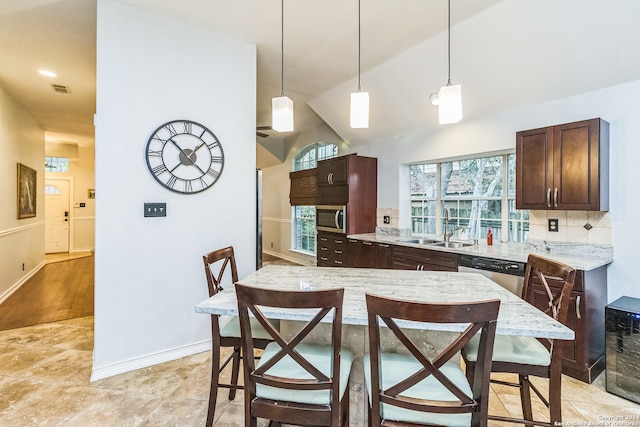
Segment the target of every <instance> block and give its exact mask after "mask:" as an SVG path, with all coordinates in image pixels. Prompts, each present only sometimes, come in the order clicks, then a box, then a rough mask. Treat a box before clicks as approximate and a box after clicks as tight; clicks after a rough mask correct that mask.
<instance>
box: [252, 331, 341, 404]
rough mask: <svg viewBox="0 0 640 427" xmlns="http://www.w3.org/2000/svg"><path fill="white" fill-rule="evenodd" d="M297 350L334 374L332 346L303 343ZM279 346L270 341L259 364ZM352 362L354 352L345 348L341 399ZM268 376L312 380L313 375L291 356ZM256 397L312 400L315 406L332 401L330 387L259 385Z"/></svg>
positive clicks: (283, 359)
mask: <svg viewBox="0 0 640 427" xmlns="http://www.w3.org/2000/svg"><path fill="white" fill-rule="evenodd" d="M295 348H296V350H297V351H298V352H299V353H300V354H301V355H302V356H303V357H304V358H305V359H307V360H308V361H309V362H310V363H311V364H312V365H313V366H315V367H316V368H317V369H318V370H319V371H320V372H322V373H323V374H325V375H327V376H329V375H330V374H331V360H332V351H331V347H330V346H323V345H312V344H304V343H300V344H298V345H297V346H296V347H295ZM279 351H280V346H279V345H278V344H277V343H275V342H272V343H269V344H268V345H267V347H266V348H265V350H264V353H262V356H261V357H260V362H259V363H258V366H260V365H262V364H263V363H265V362H266V361H267V360H269V359H271V358H272V357H273V356H274V355H275V354H276V353H277V352H279ZM352 363H353V353H352V352H351V350H349V349H346V348H344V347H343V348H342V350H341V352H340V398H342V396H343V395H344V392H345V390H346V388H347V385H348V382H349V373H350V372H351V364H352ZM266 373H267V374H269V375H273V376H276V377H285V378H299V379H313V378H314V377H313V376H312V375H311V374H310V373H309V372H307V371H306V370H305V369H304V368H302V367H301V366H300V365H299V364H298V363H297V362H296V361H294V360H293V359H292V358H291V357H290V356H285V357H283V358H282V359H281V360H280V361H278V362H277V363H276V364H275V365H274V366H272V367H271V368H270V369H269V370H268V371H267V372H266ZM256 396H257V397H261V398H265V399H273V400H280V401H286V402H296V403H309V404H314V405H328V404H329V403H331V402H330V397H329V396H330V393H329V390H303V391H300V390H295V391H294V390H288V389H281V388H276V387H269V386H265V385H262V384H257V385H256Z"/></svg>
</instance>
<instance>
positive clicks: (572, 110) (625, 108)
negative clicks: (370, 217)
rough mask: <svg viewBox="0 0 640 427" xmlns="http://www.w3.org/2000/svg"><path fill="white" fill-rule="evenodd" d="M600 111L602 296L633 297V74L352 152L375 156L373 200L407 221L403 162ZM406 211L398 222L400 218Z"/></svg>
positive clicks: (638, 155)
mask: <svg viewBox="0 0 640 427" xmlns="http://www.w3.org/2000/svg"><path fill="white" fill-rule="evenodd" d="M594 117H602V118H603V119H604V120H606V121H608V122H609V123H610V125H611V127H610V209H609V215H608V217H609V218H610V221H611V233H612V235H611V241H612V245H613V248H614V262H613V263H612V264H611V265H610V266H609V268H608V290H609V301H612V300H614V299H616V298H618V297H619V296H621V295H628V296H633V297H640V286H639V285H638V280H637V277H636V274H635V266H634V263H636V262H637V260H638V259H639V258H640V245H639V244H638V239H639V236H640V232H639V226H638V221H637V218H638V212H640V198H638V197H636V193H637V189H636V187H637V183H638V182H640V168H638V159H640V144H639V143H638V135H640V81H634V82H631V83H627V84H623V85H618V86H613V87H610V88H606V89H602V90H598V91H595V92H590V93H585V94H582V95H578V96H573V97H569V98H565V99H559V100H556V101H551V102H545V103H541V104H536V105H531V106H528V107H524V108H520V109H516V110H512V111H507V112H503V113H497V114H492V115H490V116H486V117H482V118H479V119H477V120H472V121H465V120H463V121H462V122H460V123H458V124H456V125H446V126H441V127H439V128H437V129H435V130H433V131H431V132H424V133H421V134H412V135H405V136H403V137H401V138H398V139H395V140H393V141H385V142H381V143H378V144H375V145H371V146H367V147H358V152H359V154H362V155H367V156H373V157H377V158H378V164H379V166H378V208H379V209H380V208H391V209H399V211H400V223H401V224H400V226H401V227H402V226H403V225H404V226H406V227H408V218H409V216H408V210H407V209H408V206H409V200H408V185H405V184H402V185H401V183H402V182H406V181H404V180H405V178H406V166H404V165H406V164H408V163H412V162H420V161H431V160H438V159H443V158H450V157H458V156H465V155H470V154H474V153H485V152H491V151H501V150H513V149H515V133H516V132H517V131H519V130H525V129H533V128H537V127H543V126H547V125H554V124H560V123H567V122H572V121H577V120H583V119H590V118H594ZM403 219H406V222H405V223H404V224H403V223H402V220H403Z"/></svg>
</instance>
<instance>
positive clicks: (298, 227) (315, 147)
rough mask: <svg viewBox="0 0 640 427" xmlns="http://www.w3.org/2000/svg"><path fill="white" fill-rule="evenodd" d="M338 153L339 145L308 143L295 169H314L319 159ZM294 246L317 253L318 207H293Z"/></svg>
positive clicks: (298, 157) (299, 154)
mask: <svg viewBox="0 0 640 427" xmlns="http://www.w3.org/2000/svg"><path fill="white" fill-rule="evenodd" d="M337 155H338V146H337V145H335V144H327V143H325V142H317V143H314V144H310V145H307V146H306V147H304V148H303V149H302V150H301V151H300V153H298V155H297V156H296V157H295V158H294V159H293V170H294V171H299V170H303V169H312V168H315V167H316V166H317V165H318V161H319V160H323V159H329V158H331V157H336V156H337ZM292 218H293V220H292V223H293V226H292V233H291V235H292V243H291V245H292V247H293V249H294V250H298V251H302V252H306V253H308V254H315V253H316V207H315V206H294V207H293V208H292Z"/></svg>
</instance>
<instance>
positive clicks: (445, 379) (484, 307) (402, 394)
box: [364, 294, 500, 427]
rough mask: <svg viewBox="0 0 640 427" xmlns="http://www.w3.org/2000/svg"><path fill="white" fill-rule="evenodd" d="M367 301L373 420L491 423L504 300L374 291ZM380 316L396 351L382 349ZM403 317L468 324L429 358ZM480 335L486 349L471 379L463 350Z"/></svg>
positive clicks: (401, 424) (399, 426) (400, 424)
mask: <svg viewBox="0 0 640 427" xmlns="http://www.w3.org/2000/svg"><path fill="white" fill-rule="evenodd" d="M366 301H367V317H368V325H369V354H367V355H365V357H364V372H365V382H366V385H367V391H368V393H369V396H370V404H371V406H370V408H369V409H370V411H369V425H370V426H374V427H378V426H388V427H392V426H393V427H405V426H406V427H409V426H426V425H428V426H432V425H438V426H474V427H476V426H483V427H484V426H486V425H487V412H488V395H489V373H490V369H491V351H492V348H493V339H494V336H495V331H496V319H497V318H498V310H499V308H500V301H499V300H488V301H478V302H468V303H453V304H426V303H419V302H415V301H406V300H397V299H391V298H386V297H381V296H375V295H371V294H367V295H366ZM380 320H382V322H383V323H384V326H386V327H388V328H389V330H391V332H393V335H395V337H396V338H397V342H398V344H397V346H396V348H395V349H394V352H393V353H391V352H383V351H382V349H381V338H380V335H381V334H380V329H381V328H382V327H383V325H381V323H380ZM399 320H402V321H412V322H428V323H449V324H454V323H464V324H467V326H466V328H465V329H464V331H463V332H462V333H461V334H459V335H457V336H455V337H454V338H452V341H451V342H450V344H449V345H448V346H447V347H446V348H445V349H444V350H442V351H441V352H440V353H439V354H437V355H436V356H435V357H432V358H429V357H427V356H426V355H425V354H424V353H423V352H422V350H420V349H419V345H416V344H415V343H414V341H412V340H411V338H409V337H408V336H407V334H406V333H405V331H404V330H403V329H401V328H400V327H399V325H398V321H399ZM478 332H479V334H477V333H478ZM476 335H477V336H479V338H480V352H479V353H478V354H479V357H478V363H477V367H476V371H475V373H474V375H475V378H474V381H473V382H472V383H470V382H469V381H467V378H466V376H465V373H464V371H463V370H462V368H461V366H460V360H459V351H460V349H461V348H462V347H463V346H464V345H465V344H466V343H467V342H468V341H469V340H470V339H472V338H473V337H474V336H476ZM385 341H388V340H387V339H385ZM395 342H396V341H393V343H395ZM399 349H406V350H408V353H407V352H401V351H399Z"/></svg>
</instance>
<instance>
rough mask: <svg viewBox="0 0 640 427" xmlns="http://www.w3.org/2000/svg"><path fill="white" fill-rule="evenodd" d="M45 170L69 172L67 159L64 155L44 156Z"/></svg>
mask: <svg viewBox="0 0 640 427" xmlns="http://www.w3.org/2000/svg"><path fill="white" fill-rule="evenodd" d="M44 170H45V172H62V173H64V172H69V159H67V158H66V157H52V156H45V158H44Z"/></svg>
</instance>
